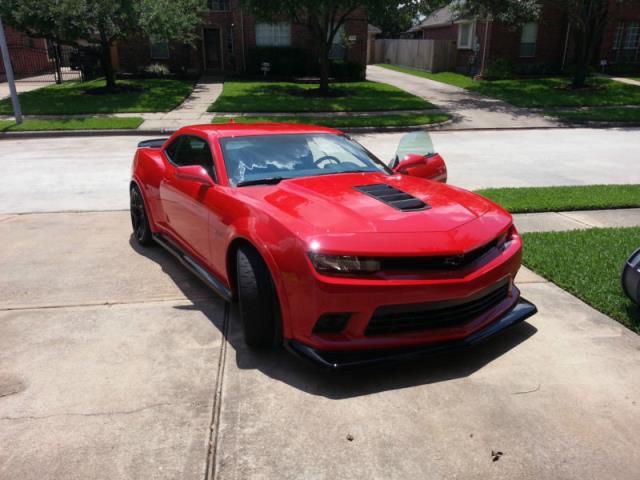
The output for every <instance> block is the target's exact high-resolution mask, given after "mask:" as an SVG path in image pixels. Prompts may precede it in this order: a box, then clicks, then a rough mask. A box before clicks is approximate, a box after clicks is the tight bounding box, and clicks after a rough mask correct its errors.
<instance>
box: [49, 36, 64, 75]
mask: <svg viewBox="0 0 640 480" xmlns="http://www.w3.org/2000/svg"><path fill="white" fill-rule="evenodd" d="M51 43H52V50H53V65H54V68H55V70H56V72H55V77H56V83H62V68H61V61H60V44H59V43H58V40H57V39H55V40H52V42H51Z"/></svg>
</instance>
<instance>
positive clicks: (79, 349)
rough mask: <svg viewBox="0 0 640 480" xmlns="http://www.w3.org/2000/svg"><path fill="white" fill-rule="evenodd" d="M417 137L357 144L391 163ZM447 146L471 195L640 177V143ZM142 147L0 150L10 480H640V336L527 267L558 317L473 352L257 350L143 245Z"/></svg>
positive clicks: (550, 138) (456, 142)
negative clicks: (331, 356) (373, 365)
mask: <svg viewBox="0 0 640 480" xmlns="http://www.w3.org/2000/svg"><path fill="white" fill-rule="evenodd" d="M400 136H401V135H400V134H386V135H364V136H357V139H358V140H359V141H361V142H362V143H363V144H364V145H365V146H367V147H368V148H370V149H371V150H372V151H373V152H374V153H376V154H377V155H379V156H380V157H381V158H383V159H385V160H388V159H389V158H390V157H391V156H392V154H393V151H394V149H395V146H396V145H397V142H398V139H399V138H400ZM433 138H434V141H435V144H436V147H437V148H438V150H439V151H440V152H441V153H442V154H443V156H444V158H445V160H446V161H447V163H448V166H449V171H450V183H452V184H455V185H460V186H463V187H468V188H477V187H483V186H524V185H557V184H562V185H568V184H589V183H640V168H638V165H637V161H638V155H637V152H638V151H640V135H638V130H632V129H628V130H627V129H622V130H587V129H582V130H565V129H559V130H531V131H514V132H510V131H485V132H478V131H476V132H462V131H461V132H446V133H445V132H442V133H434V134H433ZM141 139H142V138H140V137H131V136H128V137H78V138H58V139H38V140H0V166H1V167H2V170H3V172H4V173H3V175H2V176H1V177H0V244H1V245H2V249H1V250H0V291H1V292H2V293H3V295H2V296H0V332H1V335H0V400H1V401H0V446H1V447H0V479H3V480H4V479H25V480H28V479H34V480H35V479H38V480H41V479H42V478H52V479H59V478H78V479H86V478H92V479H112V478H125V479H147V478H157V479H165V478H166V479H175V478H180V479H202V478H218V479H228V478H235V479H247V478H256V479H262V478H265V479H267V478H291V479H294V478H295V479H297V478H328V479H329V478H363V479H371V478H384V479H389V478H434V479H435V478H442V479H448V478H504V479H513V478H520V479H536V480H537V479H554V480H555V479H565V478H566V479H569V478H615V479H634V478H637V472H638V471H640V452H639V451H638V448H637V444H636V443H637V442H636V441H635V439H636V438H637V432H638V431H639V430H640V415H638V408H639V406H640V404H639V403H638V402H640V382H639V381H638V380H639V376H638V372H639V371H640V358H639V356H638V351H639V350H640V341H639V340H638V336H637V335H636V334H634V333H632V332H631V331H630V330H627V329H626V328H624V327H622V326H621V325H620V324H618V323H617V322H615V321H613V320H611V319H610V318H608V317H606V316H605V315H603V314H601V313H598V312H597V311H595V310H593V309H592V308H590V307H588V306H587V305H586V304H584V303H582V302H580V301H579V300H577V299H576V298H575V297H573V296H571V295H570V294H568V293H566V292H565V291H563V290H561V289H560V288H558V287H556V286H555V285H553V284H551V283H549V282H546V281H545V280H544V279H542V278H540V277H538V276H537V275H534V274H531V273H530V272H527V271H524V272H522V275H521V276H520V278H519V281H518V283H519V286H520V288H521V289H522V292H523V296H524V297H526V298H527V299H528V300H530V301H532V302H534V303H535V304H537V306H538V308H539V314H538V315H536V316H534V317H532V318H531V319H530V320H528V321H527V322H525V323H523V324H520V325H519V326H517V327H515V328H514V329H512V330H511V331H508V332H507V333H505V334H504V335H502V336H500V337H497V338H494V339H492V340H491V341H490V342H488V343H486V344H485V345H483V346H481V347H479V348H477V349H475V350H473V351H469V352H466V353H464V354H458V355H456V356H455V357H451V356H448V357H440V358H435V359H432V360H426V361H420V362H412V363H409V364H405V365H398V366H393V367H388V368H384V369H376V370H363V371H357V372H351V373H340V374H329V373H326V372H323V371H319V370H317V369H315V368H313V367H311V366H309V365H307V364H305V363H303V362H301V361H300V360H299V359H296V358H294V357H293V356H291V355H289V354H287V353H285V352H284V351H273V352H267V353H256V352H254V351H251V350H249V349H248V348H247V347H245V345H244V343H243V340H242V336H241V332H240V328H239V325H238V319H237V318H236V317H237V312H236V310H235V308H236V307H235V306H234V305H227V304H225V303H224V302H222V301H221V300H219V299H217V298H216V297H215V296H214V295H213V294H212V293H211V292H210V291H209V290H207V289H206V288H205V287H204V286H203V285H202V284H201V283H200V282H199V281H198V280H197V279H196V278H195V277H194V276H192V275H191V274H190V273H189V272H187V271H186V270H185V269H184V268H183V267H182V266H181V265H180V264H179V263H178V262H177V261H176V260H175V259H174V258H173V257H171V256H170V255H169V254H167V253H165V252H164V251H162V250H161V249H160V248H147V249H141V248H139V247H137V246H136V245H135V244H134V242H133V241H132V240H131V236H130V235H131V234H130V224H129V213H128V211H126V209H127V207H128V188H127V187H128V180H129V175H130V163H131V157H132V155H133V152H134V150H135V145H136V144H137V142H138V141H140V140H141ZM498 451H499V452H502V455H501V456H499V458H498V459H497V460H494V458H495V455H494V452H498Z"/></svg>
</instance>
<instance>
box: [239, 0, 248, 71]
mask: <svg viewBox="0 0 640 480" xmlns="http://www.w3.org/2000/svg"><path fill="white" fill-rule="evenodd" d="M240 34H241V35H242V73H247V51H246V50H245V48H244V9H242V8H241V9H240Z"/></svg>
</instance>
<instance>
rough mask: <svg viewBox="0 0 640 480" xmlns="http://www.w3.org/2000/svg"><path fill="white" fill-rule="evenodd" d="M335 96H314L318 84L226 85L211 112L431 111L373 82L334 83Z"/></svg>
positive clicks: (412, 97)
mask: <svg viewBox="0 0 640 480" xmlns="http://www.w3.org/2000/svg"><path fill="white" fill-rule="evenodd" d="M331 88H332V90H333V91H334V96H330V97H322V96H319V95H318V94H317V89H318V85H317V84H300V83H287V82H273V83H272V82H225V84H224V89H223V92H222V95H220V97H219V98H218V100H217V101H216V102H215V103H214V104H213V105H211V106H210V107H209V111H210V112H349V111H351V112H366V111H384V110H418V109H427V108H434V107H433V105H432V104H430V103H429V102H427V101H425V100H423V99H421V98H419V97H416V96H415V95H411V94H409V93H406V92H404V91H402V90H400V89H399V88H396V87H393V86H391V85H385V84H382V83H375V82H353V83H333V84H331Z"/></svg>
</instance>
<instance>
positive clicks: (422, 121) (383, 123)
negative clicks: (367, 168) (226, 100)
mask: <svg viewBox="0 0 640 480" xmlns="http://www.w3.org/2000/svg"><path fill="white" fill-rule="evenodd" d="M449 118H451V117H450V116H449V115H447V114H446V113H403V114H394V115H372V116H349V117H347V116H340V117H310V116H300V115H287V116H268V115H260V116H248V117H234V121H235V122H237V123H255V122H276V123H303V124H307V125H320V126H323V127H334V128H355V127H407V126H415V125H429V124H432V123H441V122H444V121H447V120H448V119H449ZM212 122H213V123H228V122H229V117H216V118H214V119H213V120H212Z"/></svg>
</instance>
